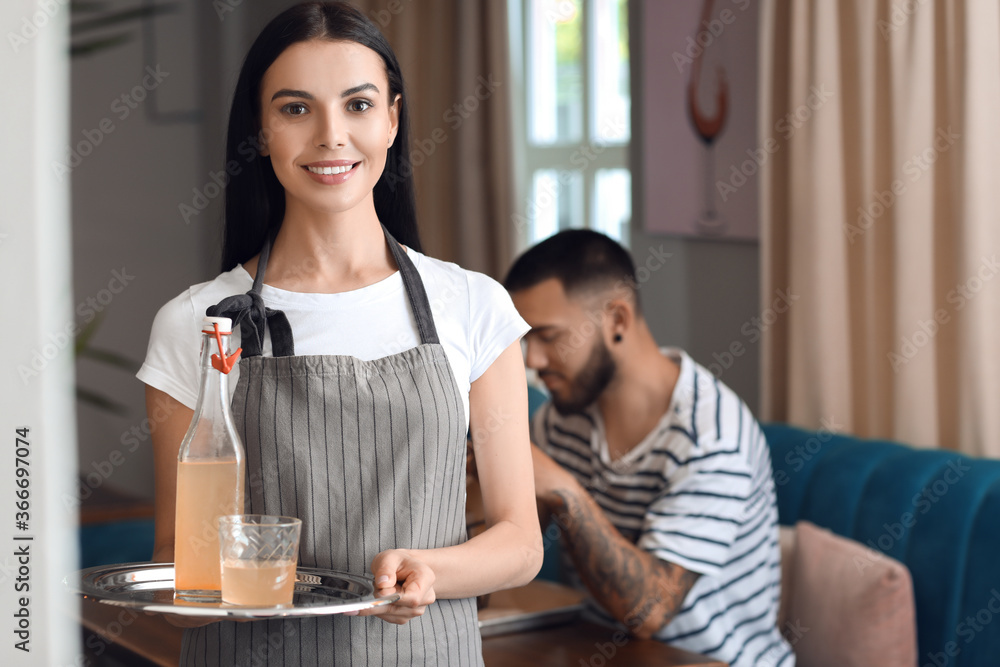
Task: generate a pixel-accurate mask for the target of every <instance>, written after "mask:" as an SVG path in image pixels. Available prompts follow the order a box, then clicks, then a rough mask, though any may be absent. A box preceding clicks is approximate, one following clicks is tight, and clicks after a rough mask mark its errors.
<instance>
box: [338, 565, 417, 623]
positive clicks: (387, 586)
mask: <svg viewBox="0 0 1000 667" xmlns="http://www.w3.org/2000/svg"><path fill="white" fill-rule="evenodd" d="M372 574H373V575H375V587H376V591H375V596H376V597H384V596H386V595H391V594H393V593H399V595H400V598H399V600H397V601H396V602H393V603H391V604H386V605H382V606H380V607H373V608H371V609H365V610H362V611H360V612H355V613H354V614H351V615H358V616H379V617H381V618H382V620H383V621H388V622H389V623H396V624H397V625H403V624H404V623H406V622H407V621H410V620H412V619H414V618H416V617H418V616H423V615H424V612H425V611H426V610H427V605H429V604H433V603H434V600H435V599H436V597H435V594H434V579H435V575H434V571H433V570H432V569H431V568H430V566H429V565H427V563H425V562H423V561H422V560H420V559H419V558H417V557H415V556H414V554H413V553H411V552H409V551H406V550H405V549H388V550H386V551H383V552H382V553H380V554H379V555H377V556H375V558H374V560H372ZM349 613H350V612H349Z"/></svg>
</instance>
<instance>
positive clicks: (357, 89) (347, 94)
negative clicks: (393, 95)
mask: <svg viewBox="0 0 1000 667" xmlns="http://www.w3.org/2000/svg"><path fill="white" fill-rule="evenodd" d="M362 90H373V91H375V93H376V94H377V93H378V86H376V85H375V84H374V83H363V84H361V85H360V86H354V87H353V88H348V89H347V90H345V91H344V92H342V93H341V94H340V96H341V97H350V96H351V95H354V94H356V93H360V92H361V91H362Z"/></svg>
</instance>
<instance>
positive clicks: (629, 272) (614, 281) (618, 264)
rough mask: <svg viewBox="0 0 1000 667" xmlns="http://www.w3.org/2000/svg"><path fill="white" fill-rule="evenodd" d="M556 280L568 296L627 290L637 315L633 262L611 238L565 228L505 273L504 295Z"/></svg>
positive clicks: (536, 247)
mask: <svg viewBox="0 0 1000 667" xmlns="http://www.w3.org/2000/svg"><path fill="white" fill-rule="evenodd" d="M550 278H558V279H559V282H560V283H562V286H563V289H564V290H565V291H566V296H568V297H571V298H573V297H581V296H590V295H591V294H595V293H598V292H603V291H605V290H609V289H615V290H622V289H624V290H627V292H628V294H629V295H630V296H631V297H632V301H633V303H634V304H635V308H636V312H639V291H638V289H637V281H636V278H635V263H634V262H633V261H632V256H631V255H629V253H628V251H627V250H625V248H623V247H622V246H621V245H619V244H618V243H617V242H616V241H615V240H614V239H612V238H610V237H608V236H605V235H604V234H601V233H599V232H595V231H592V230H589V229H567V230H564V231H561V232H559V233H558V234H555V235H553V236H550V237H549V238H547V239H545V240H544V241H542V242H541V243H539V244H537V245H535V246H534V247H532V248H529V249H528V250H527V251H525V253H524V254H523V255H521V256H520V257H519V258H518V259H517V261H515V262H514V265H513V266H512V267H510V271H508V272H507V277H506V278H505V279H504V281H503V285H504V287H506V288H507V291H508V292H517V291H520V290H523V289H528V288H531V287H534V286H535V285H537V284H539V283H541V282H544V281H546V280H548V279H550Z"/></svg>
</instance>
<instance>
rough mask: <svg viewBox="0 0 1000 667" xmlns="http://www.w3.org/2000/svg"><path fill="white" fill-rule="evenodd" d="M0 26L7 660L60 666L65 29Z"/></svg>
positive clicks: (1, 439) (69, 517) (14, 14)
mask: <svg viewBox="0 0 1000 667" xmlns="http://www.w3.org/2000/svg"><path fill="white" fill-rule="evenodd" d="M0 26H3V27H4V30H3V31H2V33H0V34H2V35H3V44H2V45H0V88H2V89H3V91H4V104H3V105H2V107H0V127H2V128H3V130H4V153H5V157H4V160H2V161H0V195H2V197H0V198H2V201H3V207H2V209H0V211H2V212H0V284H2V285H3V287H2V290H3V296H4V298H3V309H4V312H3V315H2V316H0V317H2V325H3V333H2V337H0V341H2V344H3V359H4V361H3V363H2V364H0V443H2V452H3V454H2V457H0V471H2V472H0V497H2V498H3V499H4V508H5V511H4V514H3V523H2V526H3V527H2V528H0V551H2V554H3V555H2V556H0V613H2V614H3V618H4V633H3V636H4V640H3V642H2V643H0V657H3V658H7V659H8V661H7V664H15V665H49V664H52V665H55V664H58V665H63V664H69V663H70V662H71V661H72V660H73V658H74V655H75V654H76V653H77V649H78V637H79V630H78V626H77V625H76V624H75V623H74V622H73V617H74V612H73V608H74V606H75V605H76V604H78V602H77V600H76V598H75V596H72V595H70V594H68V591H67V589H66V588H65V587H64V586H63V584H62V578H63V577H64V576H66V575H67V574H69V573H71V572H72V571H73V570H75V569H76V532H75V516H74V515H73V514H71V513H67V512H64V511H62V509H61V508H60V507H59V504H58V495H59V492H60V490H61V489H63V488H66V487H68V486H69V485H70V483H71V480H72V476H73V471H74V468H75V460H76V440H75V432H74V430H73V428H72V424H73V397H72V385H73V366H72V361H71V360H72V357H71V353H70V351H69V350H70V348H71V343H72V326H73V322H72V318H71V317H70V304H71V295H70V251H69V236H68V233H67V232H68V226H69V190H68V187H67V185H66V184H65V183H60V182H58V181H57V180H55V179H54V178H53V176H52V173H51V170H50V168H49V165H50V164H51V162H52V161H53V160H54V159H56V158H57V156H58V151H59V148H60V146H61V145H63V144H64V143H65V141H66V125H67V115H68V114H67V103H68V100H67V94H66V89H67V81H68V61H67V58H66V55H65V40H66V35H67V34H68V27H67V26H68V21H67V16H66V10H65V7H64V6H63V5H62V4H60V3H49V9H48V10H47V11H44V12H43V11H40V9H39V6H38V5H36V3H35V2H34V0H5V2H3V4H0ZM19 429H23V430H22V431H20V432H19V431H18V430H19ZM19 437H21V438H22V439H21V440H18V438H19ZM17 459H20V461H18V460H17ZM17 470H21V471H22V472H21V473H17V472H16V471H17ZM16 482H17V484H16V485H15V483H16ZM15 492H18V493H20V494H21V495H20V496H19V497H18V496H15ZM15 502H23V503H25V504H24V505H22V506H21V507H20V508H18V507H16V506H15ZM18 512H23V514H18ZM16 521H24V523H23V524H22V525H21V526H17V524H16V523H15V522H16ZM18 552H19V554H20V555H17V556H15V553H18ZM18 633H23V634H18ZM21 642H27V643H24V644H22V648H23V649H25V650H24V651H22V650H19V649H18V648H17V646H16V645H17V644H18V643H21Z"/></svg>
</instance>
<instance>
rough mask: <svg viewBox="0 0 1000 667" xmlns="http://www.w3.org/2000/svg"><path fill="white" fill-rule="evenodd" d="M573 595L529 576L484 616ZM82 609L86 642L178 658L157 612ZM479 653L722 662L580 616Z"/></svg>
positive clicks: (497, 665) (504, 658)
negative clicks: (87, 635) (632, 634)
mask: <svg viewBox="0 0 1000 667" xmlns="http://www.w3.org/2000/svg"><path fill="white" fill-rule="evenodd" d="M574 599H576V594H575V593H573V592H572V591H571V590H569V589H566V587H564V586H559V585H558V584H551V583H549V582H543V581H533V582H531V583H530V584H528V586H525V587H523V588H520V589H514V590H513V591H502V592H500V593H494V594H493V596H491V599H490V605H489V608H488V609H487V610H484V616H487V615H490V614H492V615H493V616H498V615H504V614H505V613H507V611H509V610H511V609H515V608H516V609H525V610H532V609H536V608H540V607H544V606H545V602H546V601H548V600H558V602H559V604H563V603H565V602H567V601H569V602H572V601H573V600H574ZM81 613H82V623H83V626H84V628H85V629H86V630H87V631H88V632H90V633H92V635H93V638H92V639H91V640H90V645H91V647H94V646H99V647H100V648H99V650H100V652H101V653H103V652H105V650H107V651H109V652H111V653H114V654H116V657H118V658H119V659H121V660H123V661H124V662H125V663H126V664H129V665H157V666H160V667H174V666H175V665H177V664H178V660H179V658H180V649H181V637H182V635H183V633H184V631H183V630H182V629H181V628H177V627H174V626H172V625H170V624H169V623H167V622H166V621H165V620H164V618H163V617H162V616H160V615H147V614H144V613H138V614H137V613H135V612H133V611H131V610H127V609H122V608H121V607H112V606H110V605H104V604H101V603H99V602H93V601H90V600H83V604H82V608H81ZM483 659H484V661H485V663H486V665H487V667H507V666H511V667H514V666H516V667H522V666H523V665H544V666H545V667H561V666H566V667H581V666H586V665H592V666H593V667H600V666H602V665H621V666H623V667H624V666H629V667H633V666H634V667H643V666H644V665H656V666H657V667H685V666H688V665H690V666H694V665H698V666H699V667H725V663H721V662H718V661H715V660H712V659H711V658H706V657H705V656H700V655H696V654H694V653H689V652H687V651H684V650H681V649H677V648H672V647H670V646H667V645H666V644H662V643H660V642H657V641H653V640H650V639H636V638H634V637H629V636H627V635H625V633H621V632H616V631H615V630H613V629H611V628H607V627H604V626H601V625H596V624H593V623H589V622H584V621H581V620H575V621H571V622H569V623H564V624H562V625H558V626H552V627H546V628H541V629H537V630H530V631H522V632H514V633H511V634H504V635H497V636H491V637H486V638H484V639H483ZM225 667H228V666H225Z"/></svg>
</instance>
